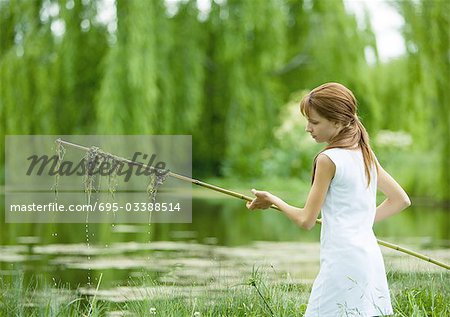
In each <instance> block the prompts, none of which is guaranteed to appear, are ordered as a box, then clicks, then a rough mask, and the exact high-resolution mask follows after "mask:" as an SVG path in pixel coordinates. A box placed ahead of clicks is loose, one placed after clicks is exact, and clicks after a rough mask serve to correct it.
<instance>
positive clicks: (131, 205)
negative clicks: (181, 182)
mask: <svg viewBox="0 0 450 317" xmlns="http://www.w3.org/2000/svg"><path fill="white" fill-rule="evenodd" d="M181 209H182V205H181V203H180V202H175V203H173V202H170V203H168V202H164V203H148V202H127V203H125V204H120V203H117V202H114V203H99V202H95V203H93V204H68V205H66V204H61V203H57V202H52V203H48V204H36V203H32V204H11V205H10V211H13V212H18V211H19V212H65V211H69V212H72V211H92V212H110V211H111V212H116V211H129V212H179V211H181Z"/></svg>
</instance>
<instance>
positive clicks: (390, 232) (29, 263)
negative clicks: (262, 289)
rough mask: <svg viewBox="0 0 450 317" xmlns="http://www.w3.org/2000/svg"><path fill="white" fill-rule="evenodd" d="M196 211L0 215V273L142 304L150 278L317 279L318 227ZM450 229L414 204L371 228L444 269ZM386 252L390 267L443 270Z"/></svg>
mask: <svg viewBox="0 0 450 317" xmlns="http://www.w3.org/2000/svg"><path fill="white" fill-rule="evenodd" d="M1 199H2V204H1V205H2V208H3V206H4V201H3V199H4V197H3V196H2V197H1ZM192 209H193V221H192V223H189V224H151V225H148V224H118V223H117V224H19V223H9V224H8V223H5V221H4V210H3V211H2V217H3V219H2V224H1V232H0V238H1V245H0V250H1V252H0V269H1V271H0V272H1V275H2V276H3V277H5V276H14V275H18V274H21V275H22V276H23V278H24V279H25V280H30V279H32V278H33V277H36V276H39V277H40V278H42V279H43V280H45V281H46V283H49V284H50V285H54V286H58V285H66V286H67V287H68V288H70V289H77V291H78V292H81V293H83V294H87V295H89V294H91V293H92V292H93V290H95V287H96V286H97V285H98V283H99V282H100V276H101V289H100V291H99V292H98V293H97V297H98V298H99V299H104V300H109V301H117V302H120V301H125V300H127V299H130V298H134V299H139V298H140V296H142V294H143V292H142V290H141V289H140V285H139V281H141V280H142V279H146V280H151V281H154V283H155V285H158V292H157V293H158V294H165V295H167V294H168V293H171V292H175V293H176V294H178V295H179V294H180V293H181V294H182V293H183V291H184V290H186V292H191V293H192V291H193V290H192V285H195V286H196V290H197V291H198V292H204V291H206V288H207V289H208V290H209V291H210V290H211V288H213V289H216V290H217V291H220V290H221V289H223V288H226V287H228V286H229V285H235V284H239V283H242V282H243V281H245V280H246V279H248V277H249V276H250V275H251V272H252V271H253V270H255V268H257V269H258V268H261V269H262V270H264V271H265V272H266V274H267V278H268V279H270V280H277V279H280V280H281V279H282V280H284V281H286V279H288V280H289V282H290V283H292V284H310V283H312V281H313V279H314V277H315V275H316V274H317V272H318V269H319V234H320V226H319V225H316V226H315V227H314V228H313V229H312V230H311V231H308V232H306V231H303V230H301V229H298V228H296V227H295V226H294V225H293V224H292V223H291V222H290V221H289V220H288V219H286V218H285V217H283V216H282V215H280V214H279V213H277V212H276V211H264V212H249V211H248V210H247V209H246V208H245V206H244V203H243V202H241V201H237V200H233V199H228V198H216V197H213V198H208V199H204V198H201V197H200V198H195V199H194V200H193V208H192ZM449 229H450V211H449V210H445V209H439V208H434V207H413V208H409V209H408V210H407V211H405V212H403V213H400V214H399V215H396V216H394V217H392V218H390V219H388V220H386V221H384V222H381V223H379V224H377V225H376V226H375V232H376V234H377V237H378V238H380V239H383V240H386V241H389V242H392V243H395V244H400V245H402V246H405V247H408V248H411V249H413V250H415V251H418V252H421V253H424V254H426V255H428V256H430V257H432V258H436V259H438V260H441V261H443V262H446V263H449V262H450V230H449ZM381 249H382V251H383V254H384V257H385V263H386V268H387V270H388V271H389V270H395V271H404V272H430V271H432V272H433V271H440V272H442V271H443V269H441V268H439V267H437V266H435V265H433V264H430V263H426V262H425V261H422V260H419V259H416V258H413V257H411V256H408V255H405V254H402V253H399V252H398V251H394V250H391V249H387V248H385V247H381ZM185 286H186V288H185ZM188 286H189V287H188ZM151 291H152V290H149V289H146V294H148V292H151ZM155 296H156V295H155Z"/></svg>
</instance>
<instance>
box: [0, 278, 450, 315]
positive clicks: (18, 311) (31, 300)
mask: <svg viewBox="0 0 450 317" xmlns="http://www.w3.org/2000/svg"><path fill="white" fill-rule="evenodd" d="M388 280H389V284H390V287H391V292H392V294H391V295H392V300H393V306H394V311H395V316H405V317H406V316H407V317H411V316H433V317H434V316H439V317H441V316H442V317H444V316H450V306H449V304H448V303H450V283H449V282H450V273H447V272H445V273H398V272H389V273H388ZM140 283H141V282H140ZM154 285H155V283H153V282H148V281H147V282H143V284H141V285H140V286H154ZM134 286H138V285H134ZM0 287H1V293H0V294H1V295H0V316H52V317H54V316H77V317H78V316H108V315H109V314H110V313H111V312H122V313H123V312H126V313H127V314H128V315H125V316H211V317H212V316H271V315H272V312H273V315H274V316H302V315H303V314H304V311H305V309H306V302H307V299H308V296H309V292H310V288H311V286H310V285H304V284H292V283H290V282H289V281H288V280H286V281H281V282H280V281H277V282H271V281H269V280H268V279H267V276H266V275H265V274H264V273H261V272H259V271H258V270H257V269H254V270H253V273H252V274H251V275H250V276H248V279H247V280H243V281H242V283H240V284H237V285H231V286H228V287H227V288H226V289H225V290H220V291H217V290H215V289H213V288H211V289H210V290H208V291H207V292H206V293H205V294H203V295H199V294H198V293H195V292H192V294H191V295H186V294H179V295H177V294H170V295H162V296H158V297H157V298H151V297H150V295H149V298H148V299H146V300H136V301H134V300H129V301H127V302H124V303H113V302H108V301H105V300H101V299H98V298H96V297H92V296H80V295H77V292H76V291H70V290H69V289H68V287H67V286H64V285H59V286H57V287H54V286H53V287H50V286H48V285H42V284H40V283H39V281H37V280H36V281H34V282H33V283H29V284H28V285H25V283H24V281H23V278H22V277H21V276H20V275H18V276H16V277H14V278H4V277H2V278H1V279H0ZM96 287H99V288H100V289H101V285H96ZM194 287H195V286H194V285H193V286H192V288H194ZM195 294H197V295H195ZM116 316H117V315H116Z"/></svg>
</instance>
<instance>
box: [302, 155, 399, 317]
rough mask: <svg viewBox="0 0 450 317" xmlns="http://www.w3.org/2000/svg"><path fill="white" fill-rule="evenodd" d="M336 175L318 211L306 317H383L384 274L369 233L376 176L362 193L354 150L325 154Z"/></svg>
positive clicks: (386, 305) (363, 181)
mask: <svg viewBox="0 0 450 317" xmlns="http://www.w3.org/2000/svg"><path fill="white" fill-rule="evenodd" d="M322 153H323V154H325V155H327V156H328V157H329V158H330V159H331V160H332V161H333V163H334V164H335V166H336V172H335V175H334V178H333V179H332V181H331V184H330V187H329V189H328V193H327V196H326V199H325V202H324V204H323V206H322V221H323V223H322V228H321V234H320V271H319V274H318V276H317V278H316V280H315V281H314V284H313V287H312V292H311V295H310V298H309V302H308V306H307V309H306V314H305V316H306V317H338V316H385V315H391V314H392V313H393V312H392V306H391V300H390V295H389V289H388V284H387V279H386V272H385V268H384V263H383V257H382V255H381V251H380V248H379V246H378V244H377V241H376V238H375V235H374V233H373V230H372V226H373V223H374V218H375V212H376V191H377V174H376V170H375V167H373V168H372V171H371V181H370V185H369V187H367V177H366V174H365V170H364V160H363V156H362V153H361V151H360V150H348V149H337V148H335V149H329V150H326V151H324V152H322Z"/></svg>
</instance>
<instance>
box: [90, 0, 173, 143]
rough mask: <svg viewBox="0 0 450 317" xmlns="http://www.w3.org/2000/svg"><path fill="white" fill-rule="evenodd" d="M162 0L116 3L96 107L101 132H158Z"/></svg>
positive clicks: (162, 29)
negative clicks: (111, 40)
mask: <svg viewBox="0 0 450 317" xmlns="http://www.w3.org/2000/svg"><path fill="white" fill-rule="evenodd" d="M163 9H164V8H163V6H162V5H161V1H138V0H133V1H117V3H116V12H117V31H116V34H115V36H116V42H115V43H114V44H113V46H112V47H111V49H110V52H109V53H108V54H109V55H108V57H107V59H106V61H105V64H104V67H105V69H106V70H105V75H104V78H103V80H102V83H101V88H100V92H99V97H98V98H99V99H98V105H97V117H98V121H97V124H98V128H97V130H98V131H99V132H102V133H105V132H106V133H142V134H146V133H154V132H155V131H157V128H156V127H157V123H158V115H157V114H158V112H157V107H158V105H157V100H158V97H159V89H158V85H157V78H158V65H157V63H158V62H157V58H158V51H157V50H158V47H157V41H156V39H157V33H158V32H164V28H161V27H160V24H159V23H158V21H159V19H160V18H161V17H162V18H164V16H165V11H164V10H163Z"/></svg>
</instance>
